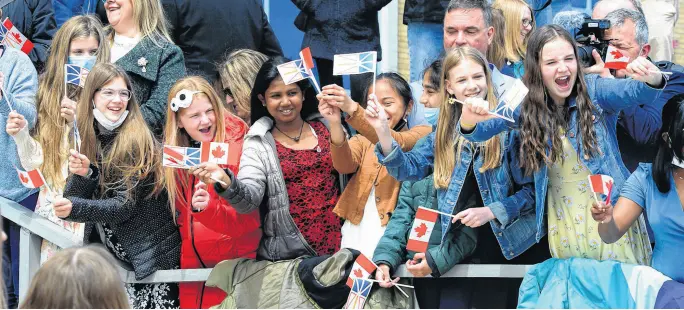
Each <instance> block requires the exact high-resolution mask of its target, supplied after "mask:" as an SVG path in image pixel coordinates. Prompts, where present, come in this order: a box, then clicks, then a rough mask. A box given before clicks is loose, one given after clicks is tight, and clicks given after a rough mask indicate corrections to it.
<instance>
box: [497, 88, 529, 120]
mask: <svg viewBox="0 0 684 310" xmlns="http://www.w3.org/2000/svg"><path fill="white" fill-rule="evenodd" d="M529 92H530V90H529V89H528V88H527V86H525V84H523V82H522V81H521V80H517V79H516V80H515V82H514V83H513V86H512V87H510V88H508V89H506V91H505V92H504V93H503V95H502V96H501V98H499V104H498V105H497V107H496V110H494V112H490V114H492V115H495V116H498V117H500V118H503V119H505V120H507V121H509V122H512V123H515V119H514V118H513V114H514V112H515V109H517V108H518V106H519V105H520V103H522V101H523V100H524V99H525V96H527V93H529Z"/></svg>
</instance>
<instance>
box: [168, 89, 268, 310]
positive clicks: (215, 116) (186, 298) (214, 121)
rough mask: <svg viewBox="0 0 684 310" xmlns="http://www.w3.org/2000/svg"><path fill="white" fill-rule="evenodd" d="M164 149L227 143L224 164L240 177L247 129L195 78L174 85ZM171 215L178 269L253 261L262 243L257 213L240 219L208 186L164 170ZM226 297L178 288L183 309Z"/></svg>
mask: <svg viewBox="0 0 684 310" xmlns="http://www.w3.org/2000/svg"><path fill="white" fill-rule="evenodd" d="M166 113H167V119H166V127H165V129H164V135H165V138H164V144H166V145H172V146H180V147H201V144H202V143H211V142H222V143H228V149H223V150H222V151H223V152H227V153H228V154H227V155H225V156H227V157H228V165H220V166H221V168H222V169H230V170H231V171H232V172H233V173H238V164H239V162H238V161H239V158H240V154H241V153H242V143H243V140H244V136H245V134H246V133H247V130H248V126H247V124H246V123H245V122H243V121H242V120H241V119H240V118H238V117H237V116H235V115H233V114H230V113H228V112H227V111H225V109H224V108H223V105H222V103H221V98H220V97H219V96H218V94H216V92H215V91H214V89H213V88H212V87H211V85H210V84H209V82H207V81H206V80H205V79H204V78H201V77H198V76H191V77H186V78H183V79H182V80H180V81H178V82H176V84H175V85H174V86H173V87H172V88H171V92H170V93H169V108H168V111H166ZM164 184H166V188H167V189H168V194H169V202H170V204H171V211H172V213H173V214H175V215H177V216H176V221H177V223H178V227H179V229H180V233H181V239H182V244H181V268H183V269H193V268H212V267H214V266H215V265H216V264H218V263H219V262H221V261H223V260H226V259H234V258H241V257H244V258H255V257H256V249H257V246H258V245H259V240H260V239H261V230H260V229H259V226H260V224H261V223H260V220H259V212H258V211H253V212H250V213H247V214H239V213H237V211H235V209H233V207H232V206H231V205H230V204H229V203H228V202H227V201H226V200H225V199H223V198H221V197H220V196H219V195H218V194H217V193H216V191H215V190H214V188H213V187H212V186H207V185H206V184H204V183H202V182H201V181H200V179H199V178H197V177H195V176H194V175H192V174H190V173H189V172H188V171H186V170H183V169H175V168H169V167H167V168H165V169H164ZM224 298H225V293H224V292H223V291H222V290H220V289H218V288H212V287H205V286H204V283H200V282H193V283H181V284H180V306H181V308H182V309H197V308H208V307H211V306H215V305H217V304H220V303H221V301H223V299H224Z"/></svg>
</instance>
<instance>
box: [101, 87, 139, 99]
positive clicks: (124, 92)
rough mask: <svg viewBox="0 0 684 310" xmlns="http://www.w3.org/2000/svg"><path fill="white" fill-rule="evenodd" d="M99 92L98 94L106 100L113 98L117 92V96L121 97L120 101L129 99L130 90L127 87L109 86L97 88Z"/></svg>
mask: <svg viewBox="0 0 684 310" xmlns="http://www.w3.org/2000/svg"><path fill="white" fill-rule="evenodd" d="M98 91H99V92H100V95H102V97H103V98H105V99H107V100H114V98H116V96H117V94H118V96H119V98H121V100H122V101H128V100H131V91H130V90H128V89H120V90H116V89H111V88H102V89H99V90H98Z"/></svg>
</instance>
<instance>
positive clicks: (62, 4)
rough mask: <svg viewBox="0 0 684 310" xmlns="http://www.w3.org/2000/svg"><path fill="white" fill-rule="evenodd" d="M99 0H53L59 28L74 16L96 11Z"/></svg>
mask: <svg viewBox="0 0 684 310" xmlns="http://www.w3.org/2000/svg"><path fill="white" fill-rule="evenodd" d="M97 3H98V0H52V6H53V7H54V9H55V22H57V28H59V27H62V25H63V24H64V23H65V22H66V21H67V20H69V18H72V17H74V16H78V15H86V14H93V13H95V9H96V8H97Z"/></svg>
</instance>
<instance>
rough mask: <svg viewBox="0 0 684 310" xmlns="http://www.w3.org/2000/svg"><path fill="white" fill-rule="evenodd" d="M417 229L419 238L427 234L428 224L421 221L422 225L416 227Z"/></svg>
mask: <svg viewBox="0 0 684 310" xmlns="http://www.w3.org/2000/svg"><path fill="white" fill-rule="evenodd" d="M415 231H416V235H417V236H418V238H420V237H422V236H425V233H426V232H427V225H425V223H420V226H418V227H416V229H415Z"/></svg>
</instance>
